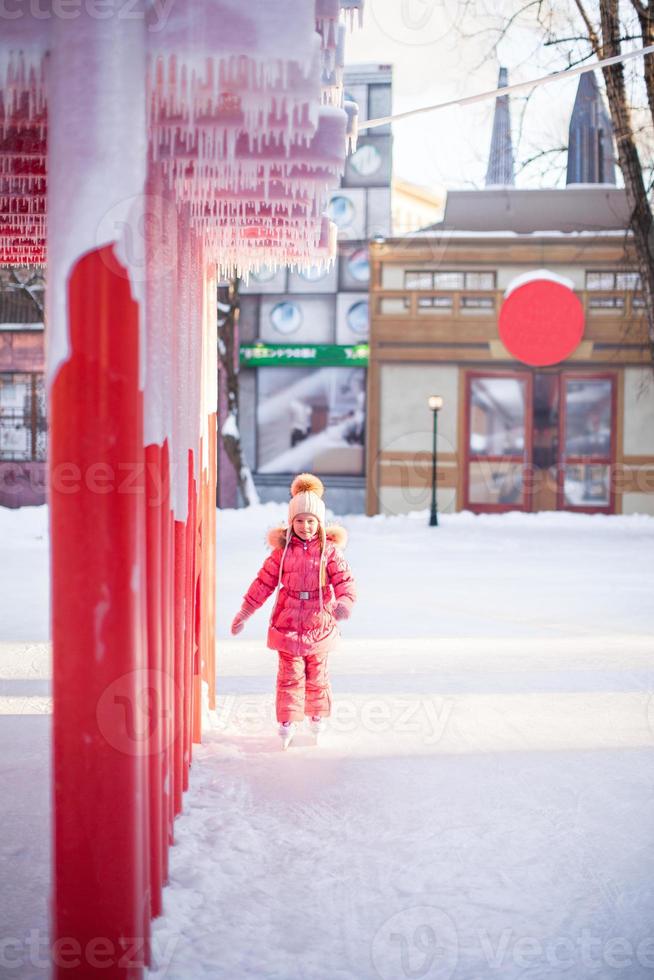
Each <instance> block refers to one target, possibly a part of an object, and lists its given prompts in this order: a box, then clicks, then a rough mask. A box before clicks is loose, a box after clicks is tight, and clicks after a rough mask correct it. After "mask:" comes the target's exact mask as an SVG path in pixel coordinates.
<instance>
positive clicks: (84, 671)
mask: <svg viewBox="0 0 654 980" xmlns="http://www.w3.org/2000/svg"><path fill="white" fill-rule="evenodd" d="M67 301H68V320H69V328H70V346H71V351H70V356H69V357H68V358H67V360H66V361H65V362H64V363H63V365H62V366H61V367H60V368H59V371H58V373H57V375H56V376H55V378H54V381H53V383H52V388H51V392H50V452H49V454H50V460H49V467H50V470H49V475H50V505H51V543H52V550H51V566H52V641H53V692H54V720H53V750H54V751H53V776H54V895H53V899H54V901H53V909H52V914H53V923H52V926H53V928H52V933H53V935H52V940H53V957H54V961H55V962H54V976H55V977H57V978H60V977H64V976H66V977H82V978H88V977H91V976H95V975H96V973H98V974H100V973H102V974H103V975H104V976H108V975H109V973H108V971H107V966H106V964H107V963H108V962H109V961H110V960H111V962H112V963H113V966H112V969H111V976H113V977H121V978H122V977H124V978H128V980H139V978H141V977H142V975H143V971H142V964H143V945H144V943H145V941H146V939H147V936H146V935H145V934H144V929H145V923H146V922H147V921H148V916H149V904H150V899H149V895H148V892H147V889H146V888H145V887H144V884H145V881H146V878H147V869H146V867H145V861H146V853H147V852H146V851H145V849H144V846H143V845H144V840H143V838H144V803H145V801H146V799H147V796H146V786H147V775H146V756H145V755H144V754H143V751H142V742H141V740H140V736H141V734H142V733H141V730H140V724H141V722H142V718H141V717H140V716H139V715H140V712H139V706H140V705H142V700H141V699H142V696H143V694H144V693H145V687H146V686H147V685H146V684H145V683H144V681H145V680H146V678H145V677H144V674H146V673H147V671H145V670H144V668H145V667H146V663H147V661H146V651H145V650H144V648H143V633H144V631H143V617H144V613H145V610H144V603H143V595H142V594H141V593H140V592H139V585H140V582H141V576H142V573H143V568H144V564H145V554H144V551H143V542H144V538H145V535H144V529H143V521H144V506H143V493H144V487H143V469H144V467H143V463H144V460H143V442H142V400H141V396H140V393H139V309H138V304H137V303H136V302H135V301H134V299H133V298H132V295H131V293H130V283H129V279H128V277H127V273H126V269H125V268H124V267H123V266H121V265H120V264H119V263H118V261H117V260H116V258H115V255H114V252H113V249H112V247H111V246H106V247H103V248H100V249H96V250H93V251H91V252H89V253H88V254H86V255H85V256H83V257H82V258H81V259H80V260H79V261H78V262H77V264H76V265H75V266H74V267H73V269H72V272H71V275H70V280H69V285H68V292H67ZM128 937H129V939H128ZM132 938H134V939H135V941H136V945H137V946H140V947H141V948H140V949H135V948H134V945H133V944H132ZM127 946H129V948H126V947H127ZM121 958H123V959H122V963H123V965H119V964H120V963H121ZM102 964H104V965H102Z"/></svg>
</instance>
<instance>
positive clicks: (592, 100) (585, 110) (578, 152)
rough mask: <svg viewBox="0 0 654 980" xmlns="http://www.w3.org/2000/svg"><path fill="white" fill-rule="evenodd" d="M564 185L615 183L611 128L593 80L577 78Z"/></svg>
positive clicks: (591, 75)
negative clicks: (577, 84)
mask: <svg viewBox="0 0 654 980" xmlns="http://www.w3.org/2000/svg"><path fill="white" fill-rule="evenodd" d="M566 183H567V184H615V161H614V156H613V127H612V126H611V119H610V117H609V114H608V112H607V111H606V109H605V107H604V102H603V100H602V96H601V93H600V90H599V88H598V85H597V79H596V78H595V72H593V71H587V72H585V73H584V74H583V75H582V76H581V78H580V79H579V87H578V89H577V97H576V99H575V104H574V108H573V110H572V116H571V117H570V132H569V135H568V174H567V177H566Z"/></svg>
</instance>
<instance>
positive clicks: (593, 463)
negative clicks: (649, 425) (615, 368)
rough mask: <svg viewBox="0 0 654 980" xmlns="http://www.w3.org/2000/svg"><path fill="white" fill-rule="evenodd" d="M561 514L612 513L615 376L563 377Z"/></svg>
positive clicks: (559, 498)
mask: <svg viewBox="0 0 654 980" xmlns="http://www.w3.org/2000/svg"><path fill="white" fill-rule="evenodd" d="M560 445H561V455H560V459H559V481H558V482H559V486H558V506H559V509H560V510H572V511H583V512H590V513H595V512H597V513H606V514H611V513H613V511H614V493H613V487H612V482H611V472H612V465H613V462H614V459H615V375H613V374H593V375H589V374H573V373H567V372H564V373H562V375H561V434H560Z"/></svg>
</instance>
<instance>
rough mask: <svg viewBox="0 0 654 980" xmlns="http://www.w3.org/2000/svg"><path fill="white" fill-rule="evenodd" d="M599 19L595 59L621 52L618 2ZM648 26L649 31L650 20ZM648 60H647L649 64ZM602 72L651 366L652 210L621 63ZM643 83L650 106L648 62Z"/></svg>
mask: <svg viewBox="0 0 654 980" xmlns="http://www.w3.org/2000/svg"><path fill="white" fill-rule="evenodd" d="M632 2H633V0H632ZM577 7H578V8H579V9H580V10H581V11H582V14H583V7H582V4H581V3H580V0H577ZM600 17H601V30H602V40H601V46H600V43H599V40H598V38H597V36H596V35H595V34H594V32H593V31H592V30H589V40H590V42H591V44H592V45H593V48H594V50H595V54H596V55H597V57H598V58H602V57H604V58H610V57H613V56H614V55H618V54H620V52H621V41H620V12H619V0H600ZM648 23H649V29H650V30H651V29H652V24H651V20H649V21H648ZM641 24H642V19H641ZM587 26H588V21H587ZM643 40H644V43H645V44H647V43H648V41H647V39H646V37H645V34H643ZM649 43H651V41H650V42H649ZM650 60H651V59H649V58H648V59H647V61H648V62H649V61H650ZM602 73H603V75H604V81H605V83H606V95H607V99H608V103H609V111H610V113H611V121H612V123H613V130H614V135H615V142H616V146H617V150H618V163H619V164H620V170H621V171H622V177H623V179H624V185H625V192H626V195H627V201H628V203H629V208H630V211H631V217H630V222H629V227H630V229H631V232H632V234H633V242H634V250H635V253H636V264H637V266H638V272H639V273H640V279H641V284H642V291H643V302H644V306H645V315H646V317H647V332H648V336H649V345H650V359H651V361H652V363H653V364H654V228H653V220H652V208H651V205H650V202H649V198H648V194H647V188H646V186H645V180H644V177H643V167H642V163H641V160H640V156H639V153H638V147H637V146H636V139H635V136H634V130H633V124H632V120H631V108H630V106H629V101H628V99H627V91H626V87H625V81H624V68H623V66H622V64H621V63H618V64H616V65H608V66H607V67H605V68H603V69H602ZM648 76H649V77H648ZM645 80H646V85H647V92H648V98H649V99H650V107H652V105H653V104H654V76H652V69H651V66H650V64H649V63H648V64H647V65H646V66H645Z"/></svg>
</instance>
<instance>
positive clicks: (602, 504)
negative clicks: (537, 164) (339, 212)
mask: <svg viewBox="0 0 654 980" xmlns="http://www.w3.org/2000/svg"><path fill="white" fill-rule="evenodd" d="M583 78H586V76H583ZM505 99H506V97H505V96H504V97H502V100H505ZM593 99H595V100H599V99H600V96H599V92H598V90H597V87H596V86H595V85H592V84H589V83H588V81H583V82H582V84H581V85H580V92H579V95H578V98H577V101H576V103H575V110H574V112H573V118H572V120H571V126H570V131H571V146H573V147H574V154H575V158H574V166H571V167H570V168H569V170H568V184H567V185H566V187H565V188H561V189H543V190H541V189H539V190H528V189H517V188H515V186H513V183H514V182H513V169H512V167H513V162H512V151H511V146H510V140H508V139H506V132H507V128H508V124H507V112H508V108H507V105H506V103H505V102H504V101H502V100H498V101H499V103H500V104H499V106H498V109H499V112H500V119H499V122H498V120H497V119H496V126H495V127H494V136H493V149H492V153H491V165H489V170H488V176H487V184H488V186H487V187H486V188H484V189H482V190H478V191H453V192H451V193H450V194H449V195H448V198H447V203H446V210H445V216H444V219H443V221H442V222H440V223H439V224H437V225H434V226H432V227H431V228H430V229H427V230H425V231H423V232H420V233H418V234H414V235H412V236H406V237H404V238H389V239H387V240H385V241H383V242H379V241H376V242H373V243H372V244H371V249H370V254H371V295H370V312H371V326H370V359H369V368H368V419H367V448H368V456H367V498H366V511H367V513H368V514H376V513H386V514H394V513H406V512H409V511H411V510H416V509H422V508H426V507H428V506H429V503H430V498H431V491H432V443H433V427H434V421H436V423H437V429H438V436H437V476H436V482H437V488H438V489H437V502H438V507H439V509H440V510H443V511H459V510H470V511H473V512H478V513H479V512H501V511H507V510H521V511H528V512H529V511H540V510H562V511H573V512H575V511H577V512H578V511H581V512H591V513H600V514H630V513H637V512H641V513H649V514H654V383H653V374H652V365H651V360H650V346H649V342H648V336H647V328H646V322H645V317H644V314H643V300H642V295H641V293H640V280H639V276H638V273H637V271H636V262H635V255H634V252H633V245H632V242H631V239H630V235H629V233H628V231H627V228H628V223H629V208H628V204H627V200H626V196H625V192H624V190H623V189H621V188H618V187H616V186H615V184H613V183H612V182H611V180H609V179H608V178H612V177H613V174H614V170H613V164H612V161H611V160H610V159H608V158H607V154H608V153H609V151H610V147H611V142H610V139H607V135H606V131H605V130H606V125H607V117H606V114H605V113H604V112H603V111H600V110H601V107H600V108H599V109H598V108H597V107H596V111H593V110H592V107H589V100H591V101H592V100H593ZM600 130H601V133H600ZM503 134H504V135H503ZM600 135H601V138H599V137H600ZM573 137H574V138H573ZM503 148H504V149H503ZM503 152H504V157H502V153H503ZM500 177H501V178H502V179H503V180H504V181H505V184H504V185H503V186H501V185H498V183H497V181H498V179H499V178H500ZM599 177H602V178H603V179H602V180H601V181H600V180H599V179H598V178H599ZM430 395H440V396H441V397H442V398H443V407H442V408H441V409H440V411H439V412H438V416H437V418H436V420H434V419H433V415H432V412H431V410H430V409H429V406H428V397H429V396H430Z"/></svg>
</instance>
